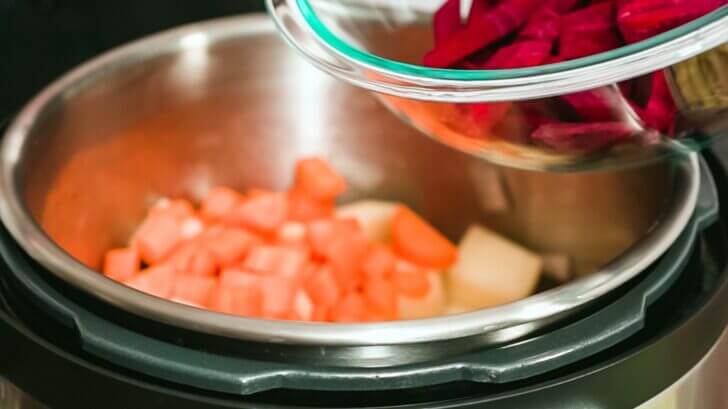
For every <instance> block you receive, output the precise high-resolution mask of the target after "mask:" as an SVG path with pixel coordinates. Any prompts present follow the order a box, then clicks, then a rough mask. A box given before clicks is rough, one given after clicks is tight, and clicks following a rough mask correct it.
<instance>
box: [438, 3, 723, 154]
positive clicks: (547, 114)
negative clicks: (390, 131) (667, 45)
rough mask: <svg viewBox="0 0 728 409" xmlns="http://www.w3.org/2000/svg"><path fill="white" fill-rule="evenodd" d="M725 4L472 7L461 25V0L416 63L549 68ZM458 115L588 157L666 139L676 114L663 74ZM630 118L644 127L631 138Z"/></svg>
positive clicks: (443, 16) (470, 108) (445, 13)
mask: <svg viewBox="0 0 728 409" xmlns="http://www.w3.org/2000/svg"><path fill="white" fill-rule="evenodd" d="M726 4H728V0H541V1H538V0H474V1H473V3H472V7H471V9H470V11H469V14H468V19H467V23H465V24H463V23H462V21H461V18H460V2H459V1H458V0H447V1H445V2H444V4H443V6H442V7H441V8H440V9H439V10H438V12H437V13H436V14H435V18H434V32H435V39H436V41H435V46H434V48H433V49H432V50H430V52H429V53H427V54H426V55H425V57H424V64H425V65H427V66H430V67H438V68H450V67H452V68H460V69H491V70H498V69H511V68H523V67H534V66H539V65H546V64H555V63H560V62H563V61H568V60H572V59H576V58H581V57H586V56H590V55H594V54H598V53H602V52H605V51H609V50H612V49H615V48H618V47H621V46H623V45H625V44H629V43H633V42H637V41H642V40H644V39H647V38H649V37H652V36H654V35H657V34H660V33H662V32H665V31H667V30H670V29H673V28H675V27H678V26H680V25H682V24H685V23H687V22H689V21H691V20H694V19H696V18H698V17H701V16H703V15H705V14H707V13H709V12H711V11H713V10H715V9H717V8H719V7H722V6H724V5H726ZM461 112H466V113H467V115H469V116H470V119H471V120H472V121H473V122H474V123H476V124H477V125H478V126H479V127H481V128H482V129H484V130H490V129H493V128H494V127H496V126H498V124H499V121H504V120H505V119H506V117H507V116H508V117H512V118H522V120H523V125H524V126H523V127H520V128H513V127H510V128H509V127H508V126H506V127H503V128H500V129H518V132H519V133H520V134H519V135H518V136H517V137H515V138H514V140H521V141H524V140H530V141H531V142H535V143H539V144H543V145H546V146H549V147H551V148H553V149H557V150H586V151H595V150H600V149H604V148H607V147H609V146H612V145H613V144H615V143H619V142H621V141H625V140H630V139H631V140H634V141H636V142H640V141H642V140H643V139H645V138H647V139H649V142H650V143H652V142H654V141H655V137H656V135H657V136H658V137H659V134H662V135H666V134H667V135H671V136H673V135H672V133H673V128H674V123H675V119H676V116H677V115H678V110H677V107H676V105H675V101H674V100H673V97H672V94H671V93H670V88H669V86H668V82H667V80H666V78H665V75H664V73H663V72H662V71H658V72H656V73H654V74H652V76H651V77H650V76H645V77H644V80H643V78H638V79H634V80H628V81H624V82H622V83H620V84H618V87H615V86H606V87H601V88H599V89H593V90H588V91H582V92H577V93H572V94H568V95H562V96H560V97H558V98H551V99H545V100H540V101H531V102H529V103H528V104H527V103H524V102H520V103H516V104H510V103H483V104H478V103H476V104H468V105H467V109H465V110H464V111H461ZM508 112H512V113H513V115H506V114H507V113H508ZM634 114H636V115H637V116H638V117H639V119H641V122H642V126H643V127H644V128H643V129H639V132H637V131H636V130H635V122H634V121H633V120H634V119H636V118H635V117H634ZM630 118H631V119H630ZM564 121H581V123H571V122H564ZM504 123H505V122H504ZM496 129H498V128H496ZM657 131H659V133H658V132H657Z"/></svg>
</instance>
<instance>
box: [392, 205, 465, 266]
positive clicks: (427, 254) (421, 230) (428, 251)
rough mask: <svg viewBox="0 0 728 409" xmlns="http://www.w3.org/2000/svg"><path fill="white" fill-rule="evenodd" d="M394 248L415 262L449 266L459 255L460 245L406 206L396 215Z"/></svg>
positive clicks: (393, 234) (393, 229)
mask: <svg viewBox="0 0 728 409" xmlns="http://www.w3.org/2000/svg"><path fill="white" fill-rule="evenodd" d="M392 246H393V248H394V251H395V252H397V253H398V254H399V255H400V256H402V257H404V258H405V259H407V260H409V261H412V262H413V263H417V264H421V265H423V266H426V267H432V268H446V267H449V266H450V265H452V264H453V263H454V262H455V260H456V258H457V248H456V247H455V245H453V244H452V243H451V242H450V241H449V240H448V239H447V238H445V236H443V235H442V234H440V232H438V231H437V230H435V228H434V227H432V226H431V225H430V224H429V223H427V222H426V221H425V220H423V219H422V218H421V217H420V216H418V215H417V214H415V213H414V212H413V211H412V210H410V209H408V208H407V207H405V206H400V207H399V208H397V210H395V212H394V216H393V218H392Z"/></svg>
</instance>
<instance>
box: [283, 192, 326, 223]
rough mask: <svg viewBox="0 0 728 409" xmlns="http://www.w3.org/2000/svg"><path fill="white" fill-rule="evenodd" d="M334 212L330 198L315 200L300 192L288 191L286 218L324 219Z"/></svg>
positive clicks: (298, 219) (300, 220)
mask: <svg viewBox="0 0 728 409" xmlns="http://www.w3.org/2000/svg"><path fill="white" fill-rule="evenodd" d="M333 214H334V202H333V201H332V200H317V199H314V198H312V197H310V196H307V195H305V194H303V193H301V192H296V191H291V192H289V193H288V218H289V219H290V220H292V221H297V222H308V221H312V220H317V219H326V218H329V217H331V216H332V215H333Z"/></svg>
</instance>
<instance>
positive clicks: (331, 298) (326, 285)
mask: <svg viewBox="0 0 728 409" xmlns="http://www.w3.org/2000/svg"><path fill="white" fill-rule="evenodd" d="M304 288H305V290H306V293H308V295H309V297H311V300H312V301H313V303H314V304H316V305H317V306H321V307H324V308H328V307H331V306H333V305H334V304H336V303H337V302H338V301H339V298H340V297H341V290H340V289H339V285H338V283H337V281H336V277H334V271H333V269H332V268H331V266H327V265H324V266H321V267H319V269H318V270H317V271H315V272H314V273H313V274H311V276H310V277H309V278H308V279H307V280H306V281H305V282H304Z"/></svg>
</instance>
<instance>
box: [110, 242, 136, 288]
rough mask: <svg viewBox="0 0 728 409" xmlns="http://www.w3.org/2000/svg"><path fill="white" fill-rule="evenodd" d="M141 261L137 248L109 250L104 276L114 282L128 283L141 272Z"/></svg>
mask: <svg viewBox="0 0 728 409" xmlns="http://www.w3.org/2000/svg"><path fill="white" fill-rule="evenodd" d="M140 265H141V260H140V258H139V251H137V249H135V248H122V249H113V250H109V251H108V252H107V253H106V256H105V257H104V267H103V272H104V274H105V275H106V276H107V277H109V278H110V279H112V280H116V281H126V280H128V279H130V278H131V277H132V276H134V275H135V274H136V273H138V272H139V267H140Z"/></svg>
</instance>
